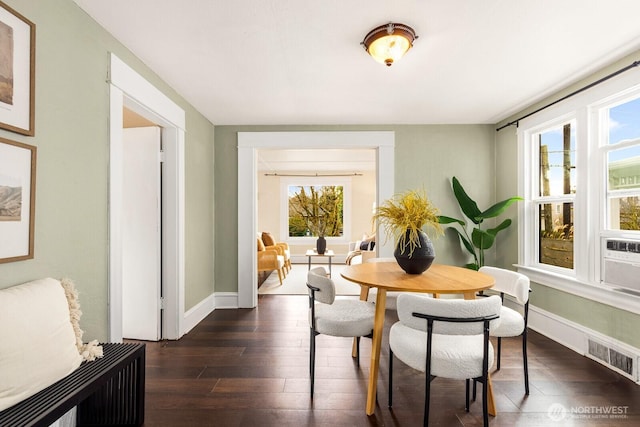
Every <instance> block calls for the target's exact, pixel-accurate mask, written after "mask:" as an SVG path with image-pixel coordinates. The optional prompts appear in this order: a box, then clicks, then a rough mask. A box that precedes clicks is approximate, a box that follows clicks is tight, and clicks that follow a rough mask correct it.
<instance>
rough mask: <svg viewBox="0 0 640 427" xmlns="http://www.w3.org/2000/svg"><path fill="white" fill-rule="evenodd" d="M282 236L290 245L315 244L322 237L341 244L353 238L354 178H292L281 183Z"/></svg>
mask: <svg viewBox="0 0 640 427" xmlns="http://www.w3.org/2000/svg"><path fill="white" fill-rule="evenodd" d="M280 194H281V207H282V209H281V211H282V212H287V215H282V222H281V226H280V228H281V235H282V236H287V241H289V242H299V243H302V242H305V241H309V242H311V241H314V242H315V240H316V239H317V238H318V236H319V235H321V234H322V235H323V236H324V237H325V238H327V239H328V240H332V241H334V242H341V241H343V240H346V239H347V238H346V237H345V236H349V235H350V234H349V233H350V227H351V219H350V215H349V212H350V206H351V179H350V178H348V177H338V178H336V177H289V178H284V179H282V180H281V190H280Z"/></svg>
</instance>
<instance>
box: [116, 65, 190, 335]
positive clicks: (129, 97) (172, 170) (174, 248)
mask: <svg viewBox="0 0 640 427" xmlns="http://www.w3.org/2000/svg"><path fill="white" fill-rule="evenodd" d="M109 83H110V85H109V96H110V115H109V117H110V119H109V339H110V341H112V342H121V341H122V339H123V256H124V255H123V237H124V236H123V208H124V206H123V186H124V185H125V182H124V178H123V177H124V163H123V162H124V159H123V123H124V118H123V111H124V109H125V107H126V109H128V110H131V111H133V112H135V113H136V114H137V115H139V116H141V117H142V118H144V119H146V120H148V121H150V122H151V123H154V124H156V125H158V126H160V129H161V139H162V142H163V153H162V158H163V173H162V178H161V182H162V184H161V186H162V193H161V194H162V195H161V199H162V203H161V207H160V210H161V212H162V226H161V232H160V233H161V242H162V243H161V251H162V262H161V272H160V275H161V282H162V297H163V298H162V303H163V308H164V310H163V312H162V319H161V322H162V326H163V327H162V336H161V337H160V338H161V339H178V338H180V337H181V336H182V335H184V327H183V320H184V134H185V113H184V110H182V109H181V108H180V107H179V106H177V105H176V104H175V103H174V102H173V101H171V100H170V99H169V98H168V97H167V96H166V95H164V94H163V93H162V92H160V91H159V90H158V89H156V88H155V87H154V86H153V85H151V84H150V83H149V82H148V81H146V80H145V79H144V78H143V77H142V76H140V75H139V74H138V73H136V72H135V71H134V70H133V69H131V68H130V67H129V66H127V65H126V64H125V63H124V62H123V61H122V60H120V59H119V58H118V57H117V56H116V55H114V54H111V55H110V63H109ZM158 303H159V304H160V301H158Z"/></svg>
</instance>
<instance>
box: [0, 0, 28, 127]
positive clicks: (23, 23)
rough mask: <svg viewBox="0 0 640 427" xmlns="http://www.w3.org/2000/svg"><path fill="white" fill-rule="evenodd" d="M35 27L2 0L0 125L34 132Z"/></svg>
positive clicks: (0, 29) (0, 22)
mask: <svg viewBox="0 0 640 427" xmlns="http://www.w3.org/2000/svg"><path fill="white" fill-rule="evenodd" d="M35 41H36V27H35V25H34V24H33V23H32V22H31V21H29V20H27V19H26V18H25V17H24V16H22V15H20V14H19V13H18V12H16V11H15V10H13V9H11V8H10V7H9V6H7V5H6V4H4V3H3V2H1V1H0V128H2V129H6V130H10V131H12V132H17V133H21V134H23V135H29V136H33V135H34V134H35V129H34V124H35V117H34V104H35V102H34V101H35V90H34V88H35Z"/></svg>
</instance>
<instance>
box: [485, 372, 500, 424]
mask: <svg viewBox="0 0 640 427" xmlns="http://www.w3.org/2000/svg"><path fill="white" fill-rule="evenodd" d="M487 383H488V385H487V412H488V413H489V415H493V416H494V417H495V416H496V415H497V414H498V412H497V411H496V402H495V401H494V400H493V384H491V374H489V376H488V377H487Z"/></svg>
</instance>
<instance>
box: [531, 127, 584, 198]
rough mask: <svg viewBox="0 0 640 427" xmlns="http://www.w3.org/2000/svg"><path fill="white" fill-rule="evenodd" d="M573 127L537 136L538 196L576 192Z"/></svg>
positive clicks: (559, 128)
mask: <svg viewBox="0 0 640 427" xmlns="http://www.w3.org/2000/svg"><path fill="white" fill-rule="evenodd" d="M574 128H575V126H572V125H571V124H570V123H567V124H565V125H564V126H561V127H558V128H556V129H551V130H548V131H546V132H544V133H541V134H539V144H540V147H539V148H540V196H543V197H544V196H559V195H563V194H573V193H575V192H576V169H575V159H576V151H575V144H576V138H575V129H574Z"/></svg>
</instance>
